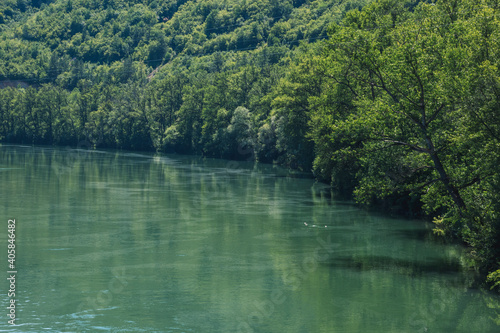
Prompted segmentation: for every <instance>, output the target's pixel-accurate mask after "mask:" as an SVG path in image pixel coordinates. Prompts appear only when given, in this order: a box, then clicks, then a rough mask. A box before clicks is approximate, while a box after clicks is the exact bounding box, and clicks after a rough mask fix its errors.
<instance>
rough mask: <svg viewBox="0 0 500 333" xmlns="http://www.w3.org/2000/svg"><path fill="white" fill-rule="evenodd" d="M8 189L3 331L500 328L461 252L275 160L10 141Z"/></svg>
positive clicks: (1, 206)
mask: <svg viewBox="0 0 500 333" xmlns="http://www.w3.org/2000/svg"><path fill="white" fill-rule="evenodd" d="M0 186H1V192H0V196H1V197H0V199H1V200H0V220H1V221H2V224H1V229H2V230H3V231H2V232H1V233H0V234H1V235H4V236H2V237H1V240H0V248H1V249H3V250H1V251H0V253H3V255H1V256H0V258H2V260H1V262H2V264H1V267H3V268H4V272H3V275H4V278H3V281H4V282H3V283H2V286H1V289H0V290H1V297H2V299H3V300H2V309H3V310H2V311H3V312H5V313H4V314H1V315H0V318H3V319H2V320H1V321H0V331H2V332H101V331H102V332H264V333H270V332H272V333H274V332H276V333H282V332H299V333H302V332H303V333H321V332H325V333H334V332H371V333H377V332H384V333H387V332H398V333H399V332H464V333H465V332H467V333H470V332H499V331H500V327H499V326H498V325H497V324H500V297H499V296H497V295H495V294H490V293H488V292H486V291H483V290H478V289H473V288H471V287H470V285H471V276H470V274H469V273H467V272H466V271H465V270H464V269H463V265H464V256H463V249H462V248H461V247H459V246H454V245H446V244H442V243H440V242H437V241H435V240H433V239H432V237H431V236H430V232H431V228H432V226H430V225H429V224H427V223H424V222H422V221H415V220H408V219H401V218H392V217H388V216H385V215H382V214H378V213H372V212H367V211H366V210H362V209H359V208H358V207H357V206H356V205H354V204H353V203H351V202H345V201H336V200H333V199H332V198H331V196H330V192H329V189H328V187H327V186H325V185H323V184H319V183H316V182H315V181H314V180H312V179H303V178H293V177H287V172H286V170H283V169H281V168H279V167H276V166H272V165H263V164H254V163H248V162H229V161H223V160H212V159H202V158H200V157H193V156H179V155H158V154H148V153H132V152H117V151H104V150H94V151H86V150H75V149H69V148H53V147H31V146H19V145H2V146H0ZM9 219H15V221H16V230H15V233H16V243H15V245H16V257H15V259H16V261H15V269H16V272H17V273H16V282H15V287H16V292H15V294H16V295H15V297H14V298H15V302H16V303H15V304H16V309H15V316H16V320H15V323H16V325H15V326H12V325H10V324H9V323H8V320H9V318H8V316H7V314H8V309H7V306H8V304H9V300H10V299H12V297H9V296H8V293H7V291H8V290H7V289H8V288H9V284H8V282H9V281H7V280H6V278H8V277H9V275H8V273H7V271H9V268H8V267H7V246H8V242H7V239H8V238H7V237H6V236H5V235H7V221H8V220H9Z"/></svg>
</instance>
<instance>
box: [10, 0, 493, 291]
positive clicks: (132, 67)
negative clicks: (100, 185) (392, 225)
mask: <svg viewBox="0 0 500 333" xmlns="http://www.w3.org/2000/svg"><path fill="white" fill-rule="evenodd" d="M499 14H500V4H499V3H498V2H497V1H496V0H429V1H418V0H405V1H400V0H375V1H370V0H345V1H341V0H279V1H278V0H225V1H215V0H130V1H128V0H32V1H28V0H5V1H2V4H0V88H1V89H0V140H1V142H3V143H23V144H41V145H59V146H71V147H78V148H84V149H95V148H116V149H127V150H144V151H158V152H165V153H181V154H198V155H203V156H207V157H216V158H224V159H234V160H250V161H259V162H264V163H277V164H280V165H283V166H286V167H288V168H290V169H293V170H298V171H301V172H309V173H311V174H312V175H314V177H316V178H317V179H318V180H319V181H322V182H326V183H329V184H330V185H331V187H332V190H333V191H334V192H335V193H338V194H341V195H342V196H346V197H350V198H352V199H354V200H356V201H357V202H359V203H360V204H364V205H366V206H375V207H383V208H385V209H387V210H388V211H390V212H393V213H397V214H406V215H409V216H413V217H419V218H422V217H423V218H426V219H429V220H432V221H433V222H434V224H435V229H434V233H435V234H436V235H437V236H438V237H442V238H444V239H452V240H455V241H459V242H462V243H463V244H465V245H467V246H468V248H469V263H468V265H470V267H471V269H474V270H476V271H477V272H479V273H480V276H481V277H482V281H483V284H484V285H485V286H487V287H488V288H491V289H496V290H500V259H499V258H500V219H499V213H500V173H499V171H500V20H499V19H500V17H499Z"/></svg>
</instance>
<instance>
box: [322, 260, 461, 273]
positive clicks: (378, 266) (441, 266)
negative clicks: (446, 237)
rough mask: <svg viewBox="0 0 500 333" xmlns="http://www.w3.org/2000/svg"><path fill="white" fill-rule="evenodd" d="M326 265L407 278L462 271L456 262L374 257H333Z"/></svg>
mask: <svg viewBox="0 0 500 333" xmlns="http://www.w3.org/2000/svg"><path fill="white" fill-rule="evenodd" d="M328 265H330V266H333V267H341V268H347V269H351V270H359V271H369V270H383V271H387V272H393V273H399V274H404V275H409V276H419V275H423V274H429V273H437V274H455V273H459V272H461V271H462V270H463V269H462V267H461V265H460V262H458V260H457V261H454V260H438V259H433V260H429V261H415V260H407V259H400V258H392V257H389V256H374V255H366V256H359V255H354V256H352V257H350V256H342V257H334V258H332V259H331V260H330V262H329V263H328Z"/></svg>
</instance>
